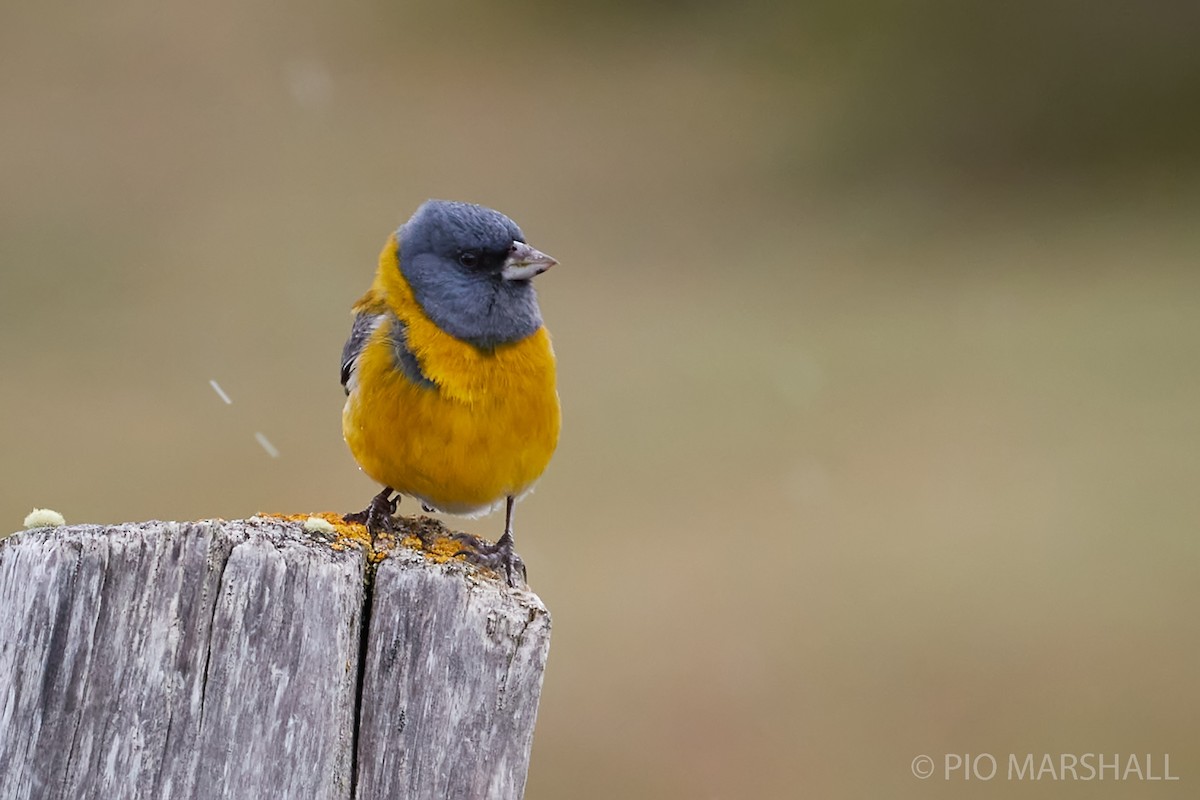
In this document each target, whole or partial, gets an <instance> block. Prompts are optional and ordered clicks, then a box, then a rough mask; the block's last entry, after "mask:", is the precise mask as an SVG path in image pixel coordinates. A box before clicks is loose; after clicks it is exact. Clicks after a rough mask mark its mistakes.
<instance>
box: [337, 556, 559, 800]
mask: <svg viewBox="0 0 1200 800" xmlns="http://www.w3.org/2000/svg"><path fill="white" fill-rule="evenodd" d="M464 570H465V568H464V567H463V566H462V565H460V564H457V563H448V564H444V565H441V566H436V567H431V566H429V565H428V564H426V563H423V560H422V559H421V557H420V556H419V555H412V556H409V557H393V558H389V559H388V560H386V561H384V562H382V563H381V564H380V565H379V569H378V572H377V573H376V576H375V591H374V602H373V604H372V607H371V614H370V636H369V639H368V643H367V652H366V658H365V663H364V680H363V696H362V715H361V718H360V726H361V727H360V738H359V749H358V770H359V781H358V796H357V798H358V800H382V798H392V797H404V798H414V799H416V798H422V799H424V798H429V799H430V800H433V798H439V799H441V798H449V799H450V800H457V799H458V798H519V797H521V796H522V794H523V792H524V790H525V776H526V772H527V770H528V767H529V752H530V747H531V746H532V739H533V725H534V720H535V718H536V716H537V707H538V698H539V696H540V694H541V687H542V675H543V672H544V670H545V664H546V657H547V655H548V652H549V647H550V617H549V615H548V614H547V612H546V608H545V606H543V605H542V602H541V600H539V599H538V598H537V596H536V595H533V594H530V593H528V592H518V591H509V590H504V591H500V592H498V591H497V590H496V588H495V586H494V583H493V582H492V581H486V582H483V581H478V580H472V579H471V575H470V573H465V574H464Z"/></svg>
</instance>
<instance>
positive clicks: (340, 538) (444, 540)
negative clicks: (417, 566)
mask: <svg viewBox="0 0 1200 800" xmlns="http://www.w3.org/2000/svg"><path fill="white" fill-rule="evenodd" d="M259 516H260V517H270V518H272V519H280V520H283V521H285V522H294V523H298V524H300V525H303V524H304V522H305V520H307V519H308V518H309V517H317V518H319V519H323V520H325V521H326V522H328V523H329V524H330V525H332V526H333V528H334V531H335V533H334V535H333V538H332V539H330V540H328V541H329V547H330V548H331V549H333V550H345V549H346V548H347V547H357V548H359V549H361V550H363V551H364V552H366V554H367V558H368V559H369V560H370V562H371V563H373V564H377V563H379V562H380V561H382V560H383V559H385V558H387V557H388V553H389V552H391V550H392V549H393V548H394V547H396V546H397V543H398V544H399V546H401V547H407V548H409V549H410V550H416V551H417V552H419V553H421V554H422V555H423V556H425V558H427V559H429V560H430V561H433V562H434V563H437V564H442V563H445V562H447V561H450V560H452V559H453V558H455V556H457V555H458V552H459V551H460V550H462V549H463V547H464V545H463V543H462V542H459V541H456V540H454V539H452V538H451V537H452V536H453V531H451V530H450V529H449V528H447V527H446V526H445V525H443V524H442V523H441V522H440V521H438V520H436V519H434V518H433V517H426V516H419V517H397V518H396V519H395V531H394V532H393V533H391V534H380V535H378V536H377V537H376V538H375V541H373V542H372V541H371V536H370V534H368V533H367V528H366V526H365V525H362V524H361V523H357V522H346V521H345V520H344V519H342V515H341V514H334V513H331V512H317V513H314V514H269V513H263V514H259ZM317 538H324V537H320V536H319V535H318V536H317Z"/></svg>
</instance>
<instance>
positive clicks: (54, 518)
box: [25, 508, 67, 530]
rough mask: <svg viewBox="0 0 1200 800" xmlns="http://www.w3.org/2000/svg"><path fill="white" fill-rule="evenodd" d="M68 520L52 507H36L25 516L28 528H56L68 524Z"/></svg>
mask: <svg viewBox="0 0 1200 800" xmlns="http://www.w3.org/2000/svg"><path fill="white" fill-rule="evenodd" d="M66 524H67V520H66V519H65V518H64V517H63V515H62V514H60V513H58V512H57V511H55V510H54V509H52V508H35V509H34V510H33V511H30V512H29V515H28V516H27V517H25V528H26V530H29V529H32V528H56V527H58V526H59V525H66Z"/></svg>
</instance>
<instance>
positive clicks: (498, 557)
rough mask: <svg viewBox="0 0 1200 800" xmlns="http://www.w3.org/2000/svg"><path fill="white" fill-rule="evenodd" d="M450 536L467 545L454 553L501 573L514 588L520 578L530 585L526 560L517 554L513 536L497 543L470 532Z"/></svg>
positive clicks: (502, 538)
mask: <svg viewBox="0 0 1200 800" xmlns="http://www.w3.org/2000/svg"><path fill="white" fill-rule="evenodd" d="M450 538H452V539H454V540H455V541H458V542H462V543H463V544H465V545H467V547H465V548H463V549H462V550H459V551H458V552H457V553H455V554H454V555H456V556H462V557H463V558H465V559H466V560H467V561H470V562H471V563H472V564H475V565H476V566H480V567H486V568H487V569H490V570H492V571H494V572H498V573H500V574H501V575H503V576H504V577H505V579H506V580H507V581H508V585H509V586H511V587H513V588H514V589H515V588H517V586H518V580H519V581H520V583H521V584H524V585H526V586H527V585H528V581H527V580H526V571H525V562H524V561H522V560H521V556H519V555H518V554H517V550H516V548H515V547H514V546H513V540H512V537H510V536H502V537H500V541H498V542H496V543H495V544H492V543H491V542H488V541H486V540H484V539H481V538H479V537H478V536H473V535H471V534H469V533H455V534H452V535H451V537H450Z"/></svg>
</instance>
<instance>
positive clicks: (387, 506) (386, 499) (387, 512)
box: [342, 486, 400, 545]
mask: <svg viewBox="0 0 1200 800" xmlns="http://www.w3.org/2000/svg"><path fill="white" fill-rule="evenodd" d="M393 494H395V492H394V491H393V490H392V487H390V486H385V487H383V491H382V492H380V493H379V494H377V495H375V496H374V497H372V498H371V502H370V503H369V504H368V505H367V507H366V508H364V509H363V510H362V511H359V512H357V513H355V514H347V515H346V516H344V517H342V519H344V520H346V522H357V523H359V524H360V525H366V526H367V533H369V534H370V535H371V544H372V545H373V544H375V535H376V534H379V533H392V531H393V530H394V527H393V525H392V514H395V513H396V506H397V505H398V504H399V503H400V496H399V495H396V497H395V498H393V497H392V495H393Z"/></svg>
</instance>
